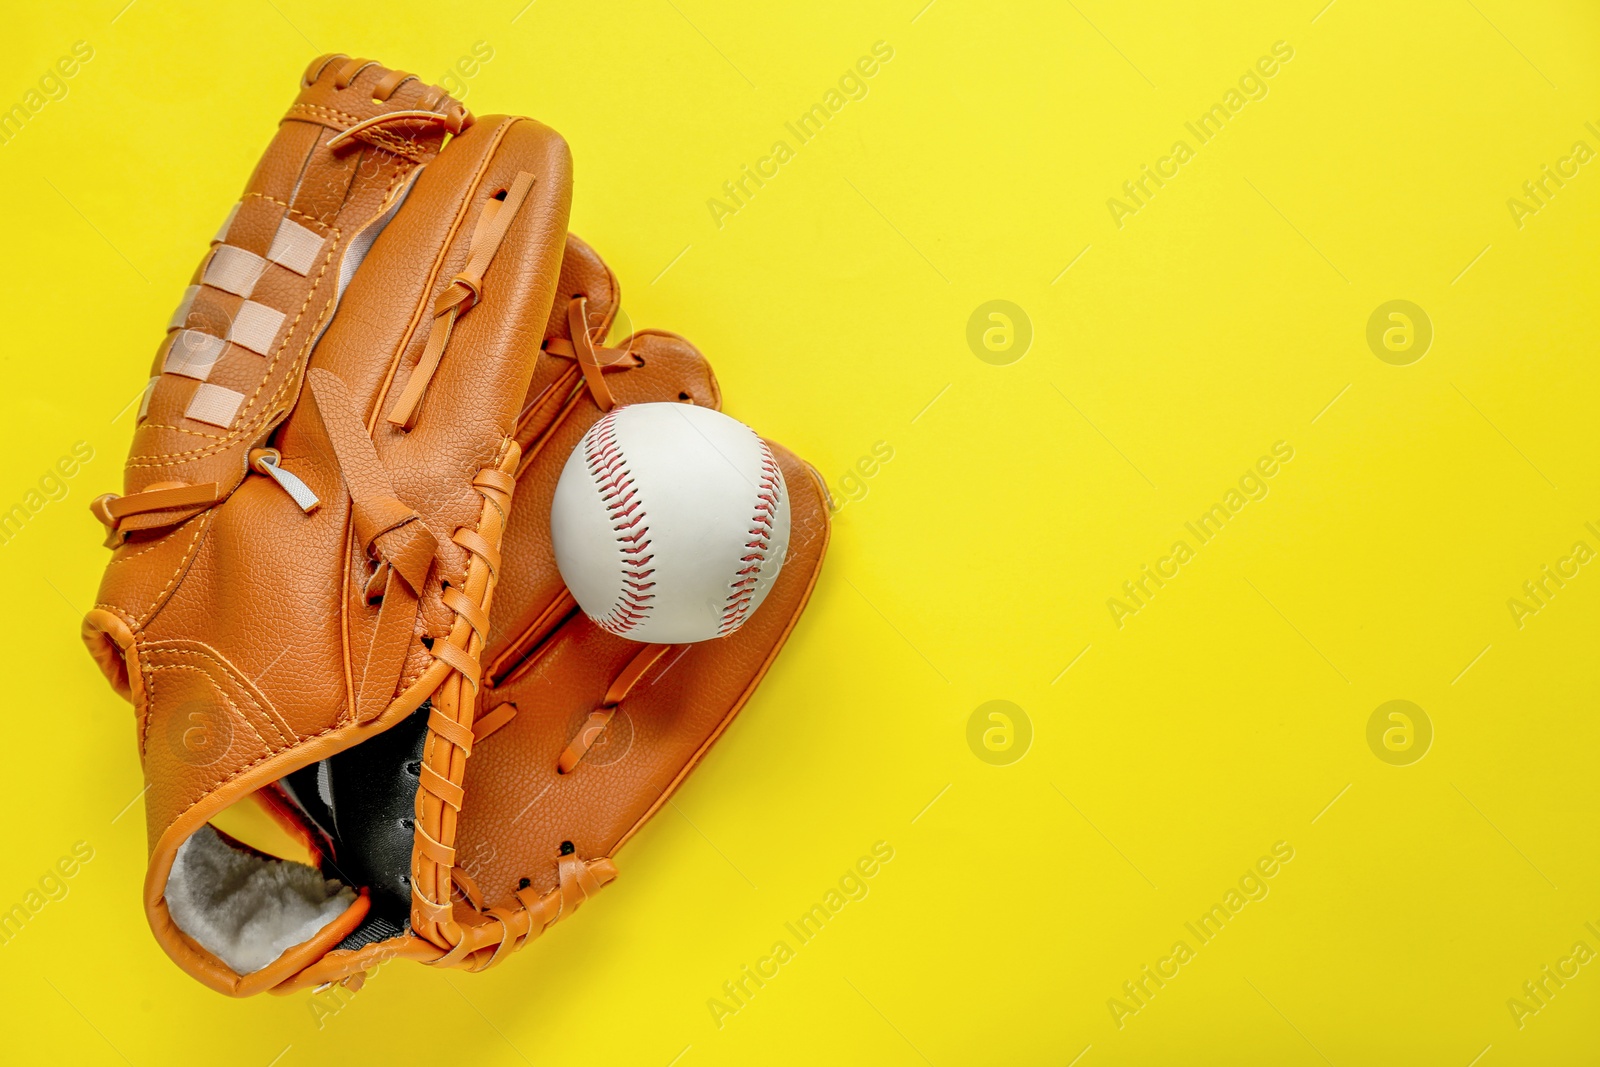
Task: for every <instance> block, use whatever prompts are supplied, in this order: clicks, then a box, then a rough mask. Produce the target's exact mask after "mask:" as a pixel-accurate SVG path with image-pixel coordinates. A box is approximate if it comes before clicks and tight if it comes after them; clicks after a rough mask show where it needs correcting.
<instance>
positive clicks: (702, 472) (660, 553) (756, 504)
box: [550, 403, 789, 644]
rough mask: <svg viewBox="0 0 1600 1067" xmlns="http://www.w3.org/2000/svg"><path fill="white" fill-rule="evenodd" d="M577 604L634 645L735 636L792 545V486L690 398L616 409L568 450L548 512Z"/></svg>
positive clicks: (749, 438)
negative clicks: (790, 496)
mask: <svg viewBox="0 0 1600 1067" xmlns="http://www.w3.org/2000/svg"><path fill="white" fill-rule="evenodd" d="M550 532H551V535H552V539H553V540H554V543H555V553H556V566H557V567H559V568H560V570H561V577H562V579H563V580H564V581H565V582H566V583H567V588H568V589H569V590H571V592H572V595H573V597H574V599H576V600H577V601H578V606H579V607H581V608H583V610H584V612H585V613H586V614H587V615H588V616H589V617H590V618H591V619H593V620H594V621H595V622H596V623H598V624H599V625H600V626H602V627H603V628H605V629H606V630H609V631H610V632H611V633H614V634H617V635H618V636H620V637H627V638H630V639H632V640H634V641H643V642H649V643H660V644H679V643H684V642H690V641H705V640H707V639H709V638H713V637H722V636H725V635H727V634H731V633H733V631H735V630H737V629H738V628H739V627H740V626H741V625H743V624H744V621H745V620H746V619H748V618H749V617H750V615H751V614H752V613H754V612H755V610H756V609H757V608H758V607H760V606H761V601H762V600H764V599H765V598H766V595H767V592H768V590H770V589H771V588H772V583H773V581H774V580H775V579H776V578H777V576H778V570H779V568H781V567H782V566H783V558H784V554H785V553H786V552H787V551H788V548H789V493H788V489H787V488H786V487H785V486H784V484H783V473H782V472H781V471H780V470H779V469H778V464H777V462H776V461H775V460H774V459H773V457H772V450H771V449H769V448H768V447H767V444H766V442H765V441H763V440H761V438H760V437H758V436H756V432H755V431H754V430H752V429H750V427H748V426H746V425H745V424H744V423H742V422H739V421H738V420H736V419H732V418H729V417H728V416H726V415H724V414H722V413H721V412H719V411H712V410H711V409H710V408H702V407H695V406H694V405H692V404H673V403H664V404H630V405H628V406H626V407H619V408H614V409H612V410H611V411H609V412H607V413H606V414H605V415H604V416H602V417H601V419H600V421H599V422H597V423H595V424H594V425H593V426H591V427H590V428H589V432H588V433H585V434H584V435H583V439H582V440H580V441H579V442H578V447H576V448H574V449H573V450H572V455H571V456H570V457H568V459H567V465H566V466H565V467H564V468H563V469H562V471H561V480H560V482H558V483H557V484H556V494H555V500H554V503H553V504H552V505H551V508H550Z"/></svg>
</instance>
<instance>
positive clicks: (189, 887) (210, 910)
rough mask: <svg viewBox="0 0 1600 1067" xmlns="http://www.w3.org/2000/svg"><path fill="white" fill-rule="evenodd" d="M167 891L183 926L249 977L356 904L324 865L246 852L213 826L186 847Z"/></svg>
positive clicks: (203, 829) (169, 905) (180, 851)
mask: <svg viewBox="0 0 1600 1067" xmlns="http://www.w3.org/2000/svg"><path fill="white" fill-rule="evenodd" d="M166 895H167V910H168V912H170V913H171V915H172V921H173V922H174V923H176V924H177V926H178V929H180V930H182V931H183V932H184V933H186V934H188V935H189V936H190V937H192V938H194V940H196V941H197V942H199V943H200V945H201V946H202V947H204V948H205V949H206V951H208V952H210V953H211V954H212V955H214V956H216V957H217V958H218V959H220V960H221V961H222V962H223V963H226V964H227V965H228V966H229V967H232V968H233V970H234V973H236V974H241V975H244V974H250V973H252V972H253V971H259V970H260V969H261V968H263V967H265V966H266V965H267V964H269V963H271V962H272V961H273V960H276V959H277V958H278V957H279V956H281V955H283V953H284V950H285V949H289V948H292V947H294V946H295V945H298V944H301V943H302V942H305V941H309V940H311V938H312V937H314V936H316V934H317V932H318V931H319V930H321V929H322V928H323V927H325V926H327V925H328V924H329V923H331V922H333V920H335V919H337V918H338V917H339V916H340V915H342V914H343V913H344V911H345V909H346V908H348V907H349V906H350V905H351V904H352V903H354V901H355V891H354V890H352V889H351V888H350V887H349V886H346V885H342V884H341V883H339V882H336V881H329V880H327V879H324V878H323V877H322V874H321V872H320V871H318V870H317V869H316V868H314V867H310V866H307V865H306V864H304V863H293V862H290V861H288V860H279V859H268V858H266V857H262V856H258V855H256V854H255V853H253V852H241V851H240V850H238V849H236V848H234V847H233V846H231V845H229V844H228V843H227V842H226V841H224V840H223V839H222V838H221V837H219V836H218V835H217V832H216V831H215V830H213V829H212V828H211V827H210V826H209V825H207V826H202V827H201V828H200V829H199V830H197V831H196V832H195V833H194V834H193V835H192V836H191V837H190V838H189V840H187V841H185V842H184V843H183V844H182V845H181V846H179V848H178V855H177V856H176V857H175V858H174V859H173V861H172V874H171V875H169V876H168V878H167V891H166Z"/></svg>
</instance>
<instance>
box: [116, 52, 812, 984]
mask: <svg viewBox="0 0 1600 1067" xmlns="http://www.w3.org/2000/svg"><path fill="white" fill-rule="evenodd" d="M569 195H570V160H569V156H568V153H567V149H566V145H565V143H564V142H563V141H562V140H561V138H560V137H559V136H558V135H556V134H555V133H554V132H552V131H551V130H549V129H547V128H545V127H543V126H541V125H539V124H538V123H536V122H533V121H532V120H529V119H523V118H504V117H495V118H488V119H479V120H477V121H476V122H474V121H473V119H472V116H471V115H470V114H469V113H468V112H467V111H466V110H465V109H464V108H463V107H462V106H461V105H460V104H459V103H457V102H456V101H454V100H452V99H450V97H449V96H448V95H447V94H445V93H444V92H443V91H442V90H440V89H438V88H435V87H429V86H425V85H422V84H421V83H420V82H418V81H417V80H416V79H415V78H412V77H410V76H408V75H406V74H404V73H402V72H399V71H390V70H387V69H385V68H383V67H381V66H378V65H377V64H374V63H368V62H365V61H361V60H350V59H346V58H345V57H343V56H335V57H324V58H323V59H319V60H317V61H316V62H314V63H313V64H312V65H311V67H310V68H309V69H308V70H307V72H306V75H305V78H304V82H303V85H302V91H301V93H300V96H299V98H298V99H297V100H296V102H295V104H294V106H293V107H291V108H290V110H289V112H288V114H287V116H286V117H285V119H284V121H283V123H282V125H281V127H280V129H279V132H278V135H277V137H276V138H275V140H274V141H273V143H272V145H271V147H270V148H269V149H268V151H267V153H266V155H265V156H264V157H263V158H262V160H261V162H260V164H259V165H258V166H257V168H256V172H255V174H254V176H253V177H252V178H251V181H250V184H249V186H248V188H247V190H246V193H245V196H244V198H243V200H241V202H240V204H239V205H238V207H237V208H235V210H234V212H233V213H232V214H230V216H229V218H228V220H227V222H226V223H224V225H223V228H222V230H221V231H219V233H218V234H217V237H216V239H215V240H214V242H213V244H212V247H211V249H210V251H209V252H208V254H207V255H206V257H205V259H204V261H203V262H202V264H201V267H200V269H199V270H198V271H197V272H196V275H195V278H194V284H192V285H191V286H190V287H189V289H188V290H187V291H186V293H185V296H184V300H183V302H182V304H181V305H180V307H179V309H178V312H177V313H176V314H175V315H174V316H173V319H172V322H171V324H170V326H169V330H168V333H167V336H166V339H165V340H164V341H163V343H162V345H161V348H160V349H159V351H158V353H157V357H156V361H155V367H154V369H153V374H154V376H153V377H152V378H151V380H150V385H149V386H148V388H147V390H146V393H145V398H144V401H143V403H142V404H141V406H140V411H139V418H138V426H137V429H136V431H135V436H134V443H133V448H132V452H131V455H130V457H129V459H128V463H127V467H126V475H125V483H126V484H125V492H124V493H123V494H122V495H121V496H115V495H108V496H106V497H102V498H100V499H99V500H97V501H95V503H94V505H93V510H94V512H95V514H96V516H97V517H98V518H99V519H100V520H101V522H102V523H104V524H105V525H106V526H107V528H108V531H109V533H108V538H107V541H108V544H109V545H110V546H111V547H112V548H113V555H112V559H111V563H110V565H109V566H108V568H107V571H106V576H105V578H104V580H103V583H102V587H101V592H100V596H99V598H98V602H97V604H96V606H95V608H94V610H93V611H91V612H90V613H89V615H88V616H87V618H86V619H85V622H84V640H85V642H86V643H87V644H88V646H89V649H90V651H91V652H92V653H93V655H94V656H95V659H96V660H97V662H98V663H99V665H100V666H101V668H102V669H103V670H104V671H105V673H106V674H107V676H108V677H109V678H110V679H111V681H112V683H113V685H114V686H116V687H117V689H118V690H119V691H120V692H122V693H123V695H124V696H127V697H129V698H130V699H131V700H132V701H133V703H134V706H135V709H136V712H137V714H136V728H137V733H138V742H139V746H140V753H141V757H142V760H143V764H144V771H145V777H146V781H147V784H148V789H147V792H146V811H147V817H148V824H149V838H150V850H151V852H150V866H149V872H148V875H147V878H146V882H145V904H146V910H147V913H148V916H149V919H150V922H151V926H152V928H153V930H154V931H155V934H156V937H157V939H158V941H159V942H160V943H161V944H162V947H163V948H165V949H166V950H167V952H168V953H169V954H171V955H172V956H173V958H174V959H176V960H177V961H178V962H179V963H180V964H181V965H183V966H184V967H185V968H186V969H187V970H188V971H189V972H190V973H192V974H194V975H195V976H196V977H197V978H199V979H200V980H201V981H203V982H205V983H206V984H207V985H209V986H211V987H212V988H214V989H217V990H220V991H222V992H226V993H230V994H234V995H247V994H251V993H255V992H259V991H261V990H263V989H273V990H275V991H278V992H283V991H287V990H290V989H295V988H300V987H302V986H305V985H308V984H316V983H320V982H323V981H328V980H333V979H346V980H352V981H358V980H359V977H360V975H361V973H363V972H364V971H365V970H366V969H367V968H369V967H371V966H373V965H374V964H375V963H377V962H380V961H382V960H383V959H386V958H392V957H395V956H401V957H408V958H414V959H418V960H422V961H425V962H430V963H440V964H449V965H456V966H470V967H473V968H481V967H483V966H487V965H489V964H491V963H493V962H496V961H497V960H498V959H500V958H501V957H502V956H503V955H504V954H505V953H507V952H508V951H510V950H512V949H514V948H516V947H517V946H519V945H520V944H521V943H522V942H523V941H524V940H526V939H527V938H529V937H532V936H534V935H537V934H538V933H539V932H540V931H541V930H542V929H543V928H544V927H545V926H546V925H548V924H549V923H550V922H551V921H553V920H554V919H556V918H559V917H561V916H562V915H563V914H565V913H566V912H567V911H569V910H571V909H572V908H573V907H575V906H576V905H577V904H578V903H580V902H581V901H582V900H584V899H585V898H586V897H587V896H588V895H589V894H591V893H593V892H594V891H596V890H597V889H598V888H599V886H600V885H602V884H604V883H605V882H606V881H608V880H610V878H611V877H613V876H614V874H615V868H614V867H613V865H612V863H611V859H610V857H611V856H612V854H613V853H614V852H615V851H616V849H617V848H618V847H619V846H620V845H621V843H622V842H623V841H625V840H626V839H627V838H628V837H629V836H630V835H631V834H632V833H633V832H634V830H636V829H637V828H638V826H639V825H641V824H642V823H643V822H644V821H645V820H646V819H647V818H648V817H649V816H650V814H651V813H653V812H654V810H655V809H656V808H657V807H658V806H659V805H660V804H661V803H662V802H663V801H664V800H665V798H666V797H667V796H668V795H669V794H670V792H671V791H672V789H673V788H675V787H676V785H677V784H678V782H679V781H681V779H682V778H683V776H684V775H685V774H687V772H688V771H689V770H690V769H691V768H692V767H693V765H694V764H695V762H696V761H697V760H698V759H699V757H700V756H701V755H702V754H703V753H704V752H705V750H706V749H707V748H708V747H709V745H710V744H711V742H712V741H713V740H714V739H715V738H716V736H717V735H718V734H719V733H720V731H721V730H722V728H723V727H724V726H725V725H726V723H727V722H728V720H729V719H731V717H732V715H733V714H734V712H736V711H737V710H738V708H739V707H740V706H741V705H742V703H743V702H744V700H745V699H746V698H747V697H748V695H749V693H750V691H751V690H752V689H753V688H754V686H755V684H756V683H757V682H758V681H759V680H760V677H761V675H762V674H763V673H764V671H765V669H766V667H767V665H768V664H769V663H770V662H771V660H772V658H773V656H774V655H775V654H776V652H777V649H778V647H779V646H780V645H781V644H782V642H783V639H784V638H785V637H786V636H787V634H788V631H789V629H790V628H791V627H792V625H793V623H794V621H795V619H796V618H797V617H798V614H799V612H800V610H801V609H802V607H803V606H804V603H805V600H806V597H807V596H808V594H809V592H810V588H811V585H812V583H813V582H814V580H815V576H816V573H817V570H818V568H819V567H820V563H821V557H822V553H823V550H824V547H825V543H826V533H827V509H826V506H825V501H824V496H823V490H822V488H821V483H820V481H819V480H818V479H816V478H815V477H814V475H813V474H812V472H811V471H810V469H809V468H807V467H805V466H804V464H802V463H800V462H799V461H798V460H796V459H794V458H793V457H792V456H790V455H789V454H788V453H787V452H783V451H781V450H780V449H777V448H774V453H775V454H776V455H778V456H779V458H780V463H781V464H782V466H783V469H784V474H785V478H786V482H787V485H788V488H789V492H790V493H791V507H792V520H791V521H792V531H793V532H792V535H791V545H790V552H789V557H788V562H787V564H786V566H785V567H784V569H783V571H782V572H781V573H780V575H779V578H778V581H777V584H776V586H775V587H774V588H773V590H772V592H771V593H770V594H769V596H768V598H767V601H766V602H765V603H764V604H763V606H762V608H761V609H760V610H759V611H758V612H756V613H755V615H753V616H752V618H751V619H750V621H749V622H747V623H746V625H745V626H744V627H743V628H742V629H741V630H739V631H738V632H736V633H735V634H733V635H731V636H729V637H727V638H721V639H718V640H716V641H714V642H709V643H707V644H705V645H699V646H685V647H679V648H671V647H663V646H642V645H638V644H634V643H631V642H628V641H626V640H624V639H621V638H616V637H613V636H611V635H609V634H606V633H604V632H601V631H599V630H598V629H597V628H595V627H594V626H593V625H592V624H590V623H589V621H588V620H587V619H586V618H585V617H584V616H582V614H581V612H578V611H577V609H576V607H575V605H574V604H573V602H572V599H571V597H570V596H569V595H567V593H566V591H565V590H564V588H563V587H562V585H561V581H560V578H559V575H558V574H557V572H556V569H555V565H554V562H553V553H552V549H551V546H550V528H549V509H550V501H551V496H552V494H553V492H554V487H555V483H556V479H557V476H558V475H559V472H560V469H561V466H562V464H563V462H564V461H565V459H566V456H567V453H568V452H569V451H570V450H571V448H572V446H573V444H574V443H575V442H576V441H577V439H578V437H579V436H580V435H581V434H582V433H583V431H584V430H585V429H586V428H587V427H588V425H590V424H591V423H592V422H593V421H594V420H595V419H596V418H598V417H599V414H600V412H601V410H602V409H604V408H607V407H610V406H611V405H612V404H614V403H617V402H631V401H638V400H679V401H683V402H693V403H699V404H706V405H711V406H716V405H717V404H718V403H719V396H718V393H717V388H716V384H715V380H714V378H713V377H712V375H711V372H710V369H709V367H708V366H707V365H706V363H705V361H704V360H703V359H702V358H701V357H700V355H699V353H698V352H696V351H695V350H694V348H693V347H692V346H690V345H688V344H687V343H686V342H684V341H682V340H681V339H680V338H676V337H674V336H673V335H670V334H661V333H649V332H647V333H643V334H639V335H636V336H635V337H633V338H630V339H629V340H628V341H627V342H625V343H624V344H623V345H622V346H621V347H619V348H615V349H607V348H603V347H600V346H599V341H600V339H603V338H604V336H605V334H606V332H607V330H608V329H609V326H610V323H611V320H612V318H613V317H614V316H615V314H616V311H617V287H616V283H615V279H614V278H613V277H612V275H611V273H610V271H609V270H607V269H606V267H605V265H604V264H603V263H602V262H601V261H600V260H599V258H598V257H597V256H596V255H595V254H594V253H593V252H592V250H590V249H589V248H588V247H587V246H585V245H583V244H582V243H581V242H579V241H577V240H576V239H575V238H569V237H567V236H566V222H567V210H568V201H569ZM541 335H542V336H543V337H544V343H543V346H542V347H543V350H544V353H545V354H544V355H542V356H541V354H540V350H539V347H537V346H536V343H535V339H536V338H539V337H540V336H541ZM513 499H515V500H516V501H517V504H516V507H515V508H513V507H512V501H513ZM497 585H498V590H499V591H498V593H497V592H496V587H497ZM475 747H476V748H477V755H476V757H475V758H474V759H472V760H471V761H469V760H468V758H467V757H468V755H469V753H471V752H472V750H473V749H474V748H475ZM246 796H254V797H255V798H256V799H257V800H258V801H260V802H262V803H263V804H264V805H265V806H266V807H267V808H268V810H270V811H271V812H273V813H274V814H275V815H276V816H278V818H279V819H280V820H281V821H282V822H283V824H284V826H285V827H286V828H287V829H289V830H290V831H291V832H292V833H294V834H295V835H297V836H298V837H299V838H300V839H301V840H303V841H304V842H305V844H306V846H307V848H308V850H309V852H310V855H311V863H310V864H302V863H297V862H292V861H288V860H279V859H276V858H273V857H269V856H265V855H263V854H261V853H258V852H256V851H255V850H253V849H250V848H248V847H246V846H244V845H242V844H240V843H239V842H237V841H234V840H233V839H231V838H229V837H228V836H227V835H225V834H222V833H221V832H219V831H217V830H216V829H215V828H213V827H211V826H209V825H208V820H209V819H211V818H212V817H213V816H215V815H216V814H217V813H219V812H220V811H222V810H223V809H224V808H226V807H228V806H229V805H230V804H232V803H233V802H235V801H236V800H239V799H241V798H244V797H246Z"/></svg>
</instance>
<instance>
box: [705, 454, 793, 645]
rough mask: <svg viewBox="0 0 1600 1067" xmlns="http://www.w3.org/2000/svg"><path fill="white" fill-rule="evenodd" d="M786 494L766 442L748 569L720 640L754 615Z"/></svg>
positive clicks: (739, 576)
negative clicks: (752, 607)
mask: <svg viewBox="0 0 1600 1067" xmlns="http://www.w3.org/2000/svg"><path fill="white" fill-rule="evenodd" d="M782 494H783V481H782V479H781V477H780V476H779V474H778V463H777V461H776V460H774V459H773V458H772V449H770V448H768V447H767V443H766V442H765V441H762V442H761V487H760V488H759V489H758V490H757V491H756V508H755V513H754V514H753V515H751V517H750V530H749V533H750V540H749V541H746V542H745V546H744V547H745V548H747V549H749V553H748V554H747V555H744V556H741V557H740V558H739V562H740V563H743V564H744V565H745V566H744V567H743V568H742V569H740V570H739V571H737V572H735V573H736V579H735V581H734V583H733V586H732V591H731V592H730V593H729V594H728V599H727V602H726V604H725V605H724V607H723V609H722V624H721V625H720V626H718V627H717V636H718V637H721V636H723V635H725V634H729V633H732V632H733V631H734V630H736V629H738V628H739V627H740V626H741V625H743V623H744V620H745V618H746V617H747V616H749V614H750V604H751V601H752V600H754V598H755V591H756V583H757V582H758V581H759V580H760V577H761V568H762V567H763V566H764V565H765V564H766V562H767V552H768V550H770V549H771V548H772V527H773V520H774V519H775V518H776V516H777V511H778V500H779V498H780V497H781V496H782Z"/></svg>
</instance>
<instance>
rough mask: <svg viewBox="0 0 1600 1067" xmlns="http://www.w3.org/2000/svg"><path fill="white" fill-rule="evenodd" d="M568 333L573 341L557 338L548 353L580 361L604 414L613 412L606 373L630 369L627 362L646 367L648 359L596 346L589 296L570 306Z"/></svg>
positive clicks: (550, 343)
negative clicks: (590, 323) (591, 326)
mask: <svg viewBox="0 0 1600 1067" xmlns="http://www.w3.org/2000/svg"><path fill="white" fill-rule="evenodd" d="M567 332H568V333H570V334H571V335H572V340H570V341H569V340H567V339H566V338H564V337H553V338H551V339H550V340H549V341H546V342H545V346H544V350H545V351H546V352H548V353H550V354H551V355H552V356H560V357H561V358H562V359H571V360H576V361H577V364H578V369H579V370H581V371H583V380H584V382H585V383H586V384H587V385H588V386H589V393H590V395H592V396H593V397H594V402H595V403H596V404H597V405H599V407H600V410H601V411H610V410H611V409H612V408H614V407H616V404H617V402H616V400H615V399H614V398H613V397H612V395H611V387H610V386H608V385H607V384H606V380H605V378H604V372H605V371H607V370H610V369H611V368H613V367H617V368H621V369H626V368H623V367H622V361H623V360H631V361H632V362H631V363H629V364H628V366H629V367H642V366H644V360H642V359H640V358H639V357H638V356H637V355H635V354H634V353H633V351H632V350H631V349H626V348H604V347H599V346H597V345H595V343H594V333H593V331H592V330H591V329H590V328H589V301H588V299H587V298H585V297H582V296H575V297H573V298H572V300H571V302H569V303H568V304H567Z"/></svg>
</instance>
